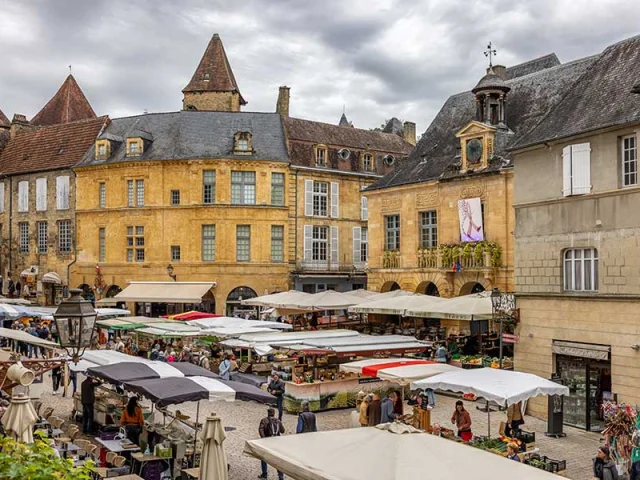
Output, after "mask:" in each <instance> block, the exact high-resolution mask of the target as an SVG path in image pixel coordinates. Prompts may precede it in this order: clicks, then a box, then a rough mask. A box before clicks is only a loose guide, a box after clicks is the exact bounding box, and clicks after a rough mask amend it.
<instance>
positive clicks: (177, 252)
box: [171, 245, 182, 262]
mask: <svg viewBox="0 0 640 480" xmlns="http://www.w3.org/2000/svg"><path fill="white" fill-rule="evenodd" d="M181 260H182V252H181V249H180V245H171V261H172V262H179V261H181Z"/></svg>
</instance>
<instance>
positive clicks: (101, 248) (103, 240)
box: [98, 227, 107, 262]
mask: <svg viewBox="0 0 640 480" xmlns="http://www.w3.org/2000/svg"><path fill="white" fill-rule="evenodd" d="M98 261H99V262H106V261H107V229H106V228H105V227H100V228H98Z"/></svg>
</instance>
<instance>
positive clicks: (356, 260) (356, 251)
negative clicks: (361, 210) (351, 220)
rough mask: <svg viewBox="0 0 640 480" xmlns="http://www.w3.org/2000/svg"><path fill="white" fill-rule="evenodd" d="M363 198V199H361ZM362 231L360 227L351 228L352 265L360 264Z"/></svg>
mask: <svg viewBox="0 0 640 480" xmlns="http://www.w3.org/2000/svg"><path fill="white" fill-rule="evenodd" d="M363 198H364V197H363ZM361 233H362V231H361V229H360V227H353V264H354V265H359V264H361V263H362V254H361V252H360V239H361V237H362V235H361Z"/></svg>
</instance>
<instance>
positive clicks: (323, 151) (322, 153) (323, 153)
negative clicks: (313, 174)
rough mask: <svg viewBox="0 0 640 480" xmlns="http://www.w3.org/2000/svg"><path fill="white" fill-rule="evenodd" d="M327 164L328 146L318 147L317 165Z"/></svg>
mask: <svg viewBox="0 0 640 480" xmlns="http://www.w3.org/2000/svg"><path fill="white" fill-rule="evenodd" d="M326 165H327V148H326V147H316V167H324V166H326Z"/></svg>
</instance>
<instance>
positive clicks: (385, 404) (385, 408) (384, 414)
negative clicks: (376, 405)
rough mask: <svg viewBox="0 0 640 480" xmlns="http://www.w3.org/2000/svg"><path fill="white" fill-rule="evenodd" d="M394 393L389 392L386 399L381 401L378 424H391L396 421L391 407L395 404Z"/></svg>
mask: <svg viewBox="0 0 640 480" xmlns="http://www.w3.org/2000/svg"><path fill="white" fill-rule="evenodd" d="M395 399H396V393H395V392H391V393H390V394H389V395H388V396H387V397H385V398H384V399H383V400H382V403H381V404H380V412H381V413H380V423H393V422H394V421H395V419H396V414H395V413H394V411H393V406H394V404H395V403H396V400H395Z"/></svg>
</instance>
